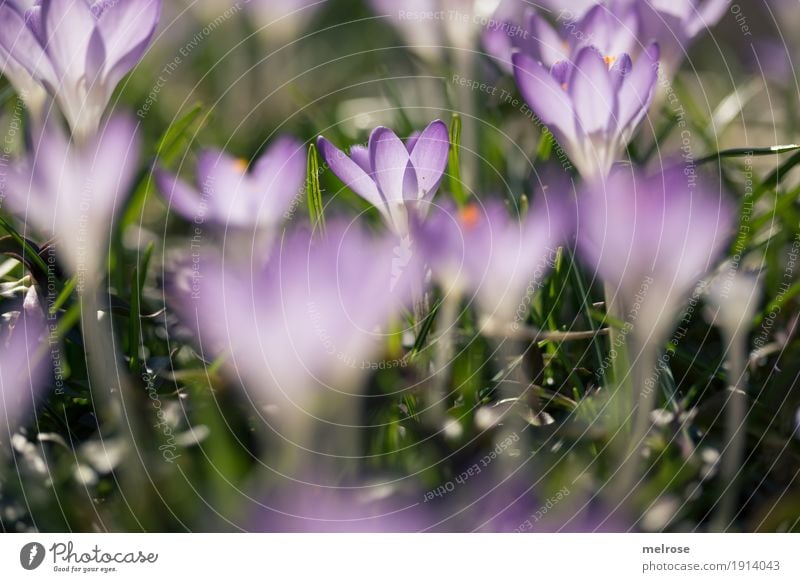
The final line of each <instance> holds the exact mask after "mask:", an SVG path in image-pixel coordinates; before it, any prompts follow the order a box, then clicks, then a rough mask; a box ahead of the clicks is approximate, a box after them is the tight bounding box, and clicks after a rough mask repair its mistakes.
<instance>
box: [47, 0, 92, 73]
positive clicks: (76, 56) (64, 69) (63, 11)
mask: <svg viewBox="0 0 800 582" xmlns="http://www.w3.org/2000/svg"><path fill="white" fill-rule="evenodd" d="M42 23H43V25H44V39H45V42H46V46H45V49H46V50H47V54H48V55H50V60H51V62H52V63H53V65H54V68H55V69H56V74H57V76H58V77H59V80H62V79H64V78H68V79H70V80H72V81H74V82H75V83H77V82H78V81H77V80H78V79H81V78H82V77H84V75H85V72H86V71H85V66H86V56H87V51H88V50H89V43H90V41H91V38H92V35H93V34H94V31H95V18H94V15H93V14H92V11H91V10H90V9H89V5H88V4H87V3H86V2H85V1H84V0H42Z"/></svg>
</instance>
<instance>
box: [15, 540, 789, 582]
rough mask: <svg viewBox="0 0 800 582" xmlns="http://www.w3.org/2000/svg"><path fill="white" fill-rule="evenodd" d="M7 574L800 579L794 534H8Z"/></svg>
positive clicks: (355, 581) (386, 580) (386, 581)
mask: <svg viewBox="0 0 800 582" xmlns="http://www.w3.org/2000/svg"><path fill="white" fill-rule="evenodd" d="M0 573H2V579H3V580H20V581H24V580H66V579H73V580H82V579H92V580H115V581H123V580H131V581H134V580H135V581H136V582H141V580H143V579H153V580H166V579H168V578H167V577H168V576H177V577H180V578H176V579H191V576H193V575H198V574H199V575H202V579H203V580H213V579H215V578H214V577H215V576H227V577H228V578H227V579H228V580H234V579H232V578H230V576H237V577H241V579H242V580H249V579H251V578H252V576H253V574H254V573H258V575H259V577H263V579H266V580H309V581H313V580H325V581H326V582H328V581H338V580H341V581H343V582H344V581H346V582H360V581H362V580H363V581H375V580H379V581H380V582H393V581H398V582H401V581H402V582H408V580H441V581H444V580H458V581H459V582H461V581H470V580H480V581H481V582H488V581H490V580H546V579H548V578H549V579H558V580H577V579H579V578H578V577H579V576H586V577H587V578H586V579H591V580H614V581H615V582H618V581H623V582H624V581H627V580H703V581H707V580H747V581H750V580H800V536H797V535H792V534H759V535H749V534H713V535H690V534H664V535H643V534H585V535H578V534H561V535H544V534H538V535H514V534H510V535H483V534H480V535H478V534H461V535H449V534H419V535H389V534H382V535H374V534H371V535H368V534H356V535H260V534H251V535H244V534H241V535H239V534H107V535H101V534H75V535H27V534H14V535H3V536H0Z"/></svg>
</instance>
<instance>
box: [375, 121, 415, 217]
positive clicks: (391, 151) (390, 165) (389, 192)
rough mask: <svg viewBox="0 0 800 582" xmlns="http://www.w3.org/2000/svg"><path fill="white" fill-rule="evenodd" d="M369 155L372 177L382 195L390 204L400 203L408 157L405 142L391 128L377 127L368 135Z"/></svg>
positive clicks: (401, 201)
mask: <svg viewBox="0 0 800 582" xmlns="http://www.w3.org/2000/svg"><path fill="white" fill-rule="evenodd" d="M369 157H370V166H371V167H372V170H373V177H374V178H375V182H376V183H377V184H378V188H379V189H380V191H381V194H383V197H384V198H385V199H386V201H387V202H388V203H389V204H390V205H391V204H402V203H403V201H404V200H405V196H404V192H403V186H404V183H405V182H404V180H405V176H406V168H407V167H408V163H409V159H410V158H409V155H408V150H407V149H406V146H405V144H404V143H403V142H402V140H401V139H400V138H399V137H397V135H395V133H394V132H393V131H392V130H391V129H389V128H387V127H377V128H375V129H374V130H373V132H372V134H371V135H370V136H369Z"/></svg>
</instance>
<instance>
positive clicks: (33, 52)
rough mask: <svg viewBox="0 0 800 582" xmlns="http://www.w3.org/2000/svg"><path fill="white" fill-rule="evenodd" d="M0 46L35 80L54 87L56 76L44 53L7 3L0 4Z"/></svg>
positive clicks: (22, 20)
mask: <svg viewBox="0 0 800 582" xmlns="http://www.w3.org/2000/svg"><path fill="white" fill-rule="evenodd" d="M0 44H2V45H3V48H4V49H5V50H6V51H8V53H9V54H10V55H11V56H12V58H13V59H14V60H15V61H16V62H17V63H19V64H20V65H21V66H22V67H24V68H25V69H26V70H27V71H28V73H30V74H31V76H33V77H34V78H35V79H38V80H40V81H42V82H44V83H47V84H48V85H50V87H54V86H55V85H56V76H55V73H54V72H53V67H52V65H51V64H50V59H49V58H48V56H47V54H46V53H45V51H44V50H43V49H42V46H41V44H40V43H39V40H38V39H37V38H36V35H35V34H34V32H33V31H32V30H31V29H30V28H29V27H28V26H27V25H26V23H25V19H24V18H23V17H22V15H21V14H20V13H19V12H17V11H16V10H14V9H13V8H12V7H11V5H9V4H8V3H3V4H0Z"/></svg>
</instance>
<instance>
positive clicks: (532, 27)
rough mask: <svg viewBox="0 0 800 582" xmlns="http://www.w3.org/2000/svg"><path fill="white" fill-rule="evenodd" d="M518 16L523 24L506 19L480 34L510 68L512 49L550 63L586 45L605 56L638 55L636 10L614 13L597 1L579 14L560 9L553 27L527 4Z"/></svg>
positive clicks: (638, 23)
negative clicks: (583, 12)
mask: <svg viewBox="0 0 800 582" xmlns="http://www.w3.org/2000/svg"><path fill="white" fill-rule="evenodd" d="M520 20H521V21H522V23H523V24H522V26H520V25H518V24H516V23H515V22H514V21H507V22H505V23H504V25H498V24H496V25H494V26H489V27H487V29H486V31H485V33H484V35H483V43H484V46H485V47H486V50H487V51H488V52H489V54H491V55H492V56H493V57H495V59H496V60H497V62H498V64H499V65H500V66H501V67H503V68H504V69H507V70H509V71H511V70H512V55H513V53H514V52H515V51H519V52H522V53H525V54H527V55H529V56H531V57H533V58H534V59H536V60H539V61H541V62H542V64H544V65H545V66H546V67H552V66H553V65H555V64H556V63H558V62H559V61H564V60H569V59H570V58H572V57H574V56H575V55H577V53H578V52H579V51H580V50H581V49H582V48H585V47H587V46H593V47H595V48H596V49H597V50H598V51H599V52H600V53H601V54H602V55H603V56H604V57H606V58H607V59H608V60H612V59H614V58H616V57H617V56H618V55H620V54H623V53H624V54H628V55H637V54H638V53H639V48H640V46H641V45H640V43H641V41H640V40H639V31H640V28H641V18H640V16H639V12H638V11H637V10H625V11H621V12H620V13H619V14H616V13H613V12H612V11H611V9H610V8H608V7H606V6H604V5H602V4H596V5H594V6H593V7H592V8H591V9H590V10H589V11H588V12H586V13H585V14H584V15H582V16H581V17H580V18H576V17H575V16H574V15H573V14H572V13H571V12H568V11H562V13H560V14H559V15H558V17H557V18H556V26H555V27H554V26H553V25H551V24H550V22H549V21H548V20H547V19H546V18H544V17H543V16H542V15H541V14H540V13H539V12H537V11H536V10H535V9H533V8H528V9H527V10H525V12H524V15H523V16H522V17H521V18H520Z"/></svg>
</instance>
